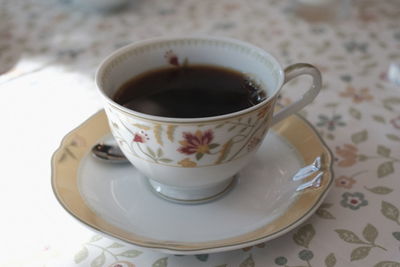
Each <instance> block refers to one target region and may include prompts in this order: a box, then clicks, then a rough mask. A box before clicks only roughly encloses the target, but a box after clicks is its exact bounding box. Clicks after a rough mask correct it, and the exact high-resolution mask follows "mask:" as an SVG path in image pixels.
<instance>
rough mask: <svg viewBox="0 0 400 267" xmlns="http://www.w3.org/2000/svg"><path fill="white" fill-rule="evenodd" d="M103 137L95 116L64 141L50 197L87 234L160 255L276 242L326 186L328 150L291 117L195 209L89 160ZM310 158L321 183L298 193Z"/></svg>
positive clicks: (103, 126)
mask: <svg viewBox="0 0 400 267" xmlns="http://www.w3.org/2000/svg"><path fill="white" fill-rule="evenodd" d="M109 134H110V130H109V128H108V124H107V119H106V116H105V113H104V111H100V112H98V113H96V114H95V115H94V116H93V117H91V118H89V119H88V120H87V121H86V122H84V123H83V124H82V125H81V126H79V127H78V128H76V129H74V130H73V131H72V132H70V133H69V134H68V135H67V136H66V137H65V138H64V139H63V141H62V143H61V145H60V147H59V148H58V150H57V151H56V152H55V153H54V155H53V159H52V186H53V191H54V194H55V196H56V198H57V199H58V201H59V202H60V204H61V206H63V207H64V209H65V210H66V211H67V212H69V213H70V214H71V215H72V216H73V217H75V218H76V219H77V220H78V221H80V222H81V223H83V224H84V225H86V226H88V227H89V228H91V229H92V230H95V231H98V232H99V233H101V234H105V235H107V236H109V237H113V238H117V239H119V240H122V241H125V242H128V243H131V244H134V245H137V246H141V247H145V248H151V249H153V250H156V251H159V252H163V253H173V254H203V253H213V252H222V251H228V250H233V249H239V248H243V247H247V246H251V245H255V244H258V243H261V242H265V241H268V240H271V239H274V238H276V237H278V236H280V235H282V234H284V233H286V232H288V231H290V230H292V229H293V228H295V227H296V226H298V225H299V224H301V223H302V222H304V221H305V220H306V219H307V218H309V217H310V216H311V215H312V214H313V212H314V211H315V210H316V209H317V208H318V206H319V205H320V204H321V203H322V201H323V199H324V197H325V196H326V194H327V192H328V191H329V188H330V187H331V185H332V180H333V173H332V155H331V152H330V151H329V149H328V147H327V146H326V145H325V144H324V142H323V141H322V139H321V138H320V137H319V136H318V134H317V133H316V131H315V130H314V128H313V127H312V126H311V125H310V124H309V123H307V122H306V121H305V120H304V119H302V118H301V117H299V116H297V115H296V116H291V117H289V118H287V119H285V120H284V121H282V122H280V123H279V124H277V125H275V126H274V127H273V128H272V129H271V130H270V131H269V133H268V135H267V137H266V139H265V140H264V142H263V144H262V146H261V147H260V149H259V151H258V152H257V154H256V156H255V157H254V158H253V160H252V161H251V162H250V164H249V165H248V166H247V167H245V168H244V169H243V170H242V171H240V172H239V173H238V174H237V179H236V185H235V186H234V187H233V188H232V189H231V190H230V191H229V192H227V193H226V194H225V195H224V196H222V197H221V198H218V199H217V200H214V201H212V202H208V203H205V204H199V205H184V204H176V203H172V202H169V201H166V200H164V199H162V198H160V197H159V196H158V195H156V194H154V192H152V191H151V189H150V186H149V185H148V182H147V179H146V178H145V177H144V176H143V175H141V174H140V173H139V172H138V171H137V170H136V169H135V168H134V167H133V166H132V165H130V164H109V163H103V162H100V161H98V160H96V159H94V158H93V157H92V156H91V155H90V149H91V147H92V146H93V145H94V144H95V143H96V142H97V141H98V140H99V139H101V138H104V137H105V136H107V135H109ZM316 158H321V159H322V160H321V168H320V173H319V176H320V177H321V178H322V179H321V180H319V183H318V186H317V187H308V188H306V189H304V190H300V191H299V190H298V188H299V186H301V185H302V184H304V183H305V182H307V181H311V180H313V179H314V180H315V176H314V177H313V176H312V175H310V176H309V177H307V178H305V179H299V180H298V179H293V177H294V176H295V174H296V173H298V171H299V170H300V169H302V168H303V167H304V166H306V165H310V164H312V162H313V161H314V160H315V159H316Z"/></svg>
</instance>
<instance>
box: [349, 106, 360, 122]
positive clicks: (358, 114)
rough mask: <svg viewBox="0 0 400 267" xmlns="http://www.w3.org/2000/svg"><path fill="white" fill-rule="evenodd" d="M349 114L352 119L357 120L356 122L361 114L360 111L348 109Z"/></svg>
mask: <svg viewBox="0 0 400 267" xmlns="http://www.w3.org/2000/svg"><path fill="white" fill-rule="evenodd" d="M349 113H350V115H351V116H352V117H353V118H355V119H357V120H359V119H361V116H362V115H361V112H360V111H358V110H357V109H355V108H350V109H349Z"/></svg>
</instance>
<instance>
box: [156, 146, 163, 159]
mask: <svg viewBox="0 0 400 267" xmlns="http://www.w3.org/2000/svg"><path fill="white" fill-rule="evenodd" d="M163 155H164V152H163V151H162V149H161V148H158V149H157V158H160V157H162V156H163Z"/></svg>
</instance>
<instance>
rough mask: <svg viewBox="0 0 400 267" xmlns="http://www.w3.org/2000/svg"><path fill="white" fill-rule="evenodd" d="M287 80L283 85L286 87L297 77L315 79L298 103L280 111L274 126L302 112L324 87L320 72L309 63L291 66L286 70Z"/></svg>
mask: <svg viewBox="0 0 400 267" xmlns="http://www.w3.org/2000/svg"><path fill="white" fill-rule="evenodd" d="M284 73H285V80H284V82H283V85H285V84H286V83H287V82H288V81H290V80H291V79H293V78H296V77H297V76H300V75H303V74H307V75H310V76H311V77H312V78H313V82H312V86H311V88H310V89H308V90H307V92H305V93H304V94H303V96H302V97H301V98H300V99H299V100H297V101H296V102H294V103H292V104H290V105H289V106H287V107H284V108H283V109H282V110H280V111H278V112H277V113H276V114H275V115H274V116H273V118H272V125H274V124H276V123H278V122H280V121H281V120H283V119H285V118H286V117H288V116H289V115H291V114H293V113H296V112H297V111H299V110H301V109H302V108H303V107H305V106H306V105H308V104H310V103H311V102H312V101H313V100H314V98H315V97H316V96H317V95H318V93H319V91H320V90H321V87H322V79H321V73H320V72H319V70H318V69H317V68H316V67H314V66H313V65H310V64H307V63H297V64H293V65H290V66H289V67H287V68H286V69H285V70H284Z"/></svg>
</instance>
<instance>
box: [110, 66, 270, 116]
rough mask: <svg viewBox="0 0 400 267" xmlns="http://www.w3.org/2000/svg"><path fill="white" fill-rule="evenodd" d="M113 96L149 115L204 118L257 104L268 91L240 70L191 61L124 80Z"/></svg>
mask: <svg viewBox="0 0 400 267" xmlns="http://www.w3.org/2000/svg"><path fill="white" fill-rule="evenodd" d="M113 99H114V101H115V102H117V103H118V104H120V105H123V106H125V107H127V108H129V109H131V110H134V111H138V112H141V113H145V114H149V115H156V116H162V117H174V118H201V117H210V116H218V115H223V114H228V113H232V112H236V111H240V110H242V109H246V108H248V107H251V106H254V105H256V104H258V103H260V102H261V101H263V100H264V99H266V93H265V91H264V90H262V89H261V88H260V86H258V85H256V84H255V83H254V82H251V81H250V80H249V79H248V78H247V77H246V76H245V75H244V74H242V73H240V72H238V71H235V70H232V69H227V68H223V67H218V66H211V65H190V66H182V67H178V68H176V67H166V68H160V69H156V70H152V71H148V72H145V73H143V74H140V75H138V76H136V77H134V78H133V79H131V80H129V81H127V82H126V83H125V84H123V85H122V86H121V87H120V88H119V89H118V90H117V92H116V93H115V95H114V97H113Z"/></svg>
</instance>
